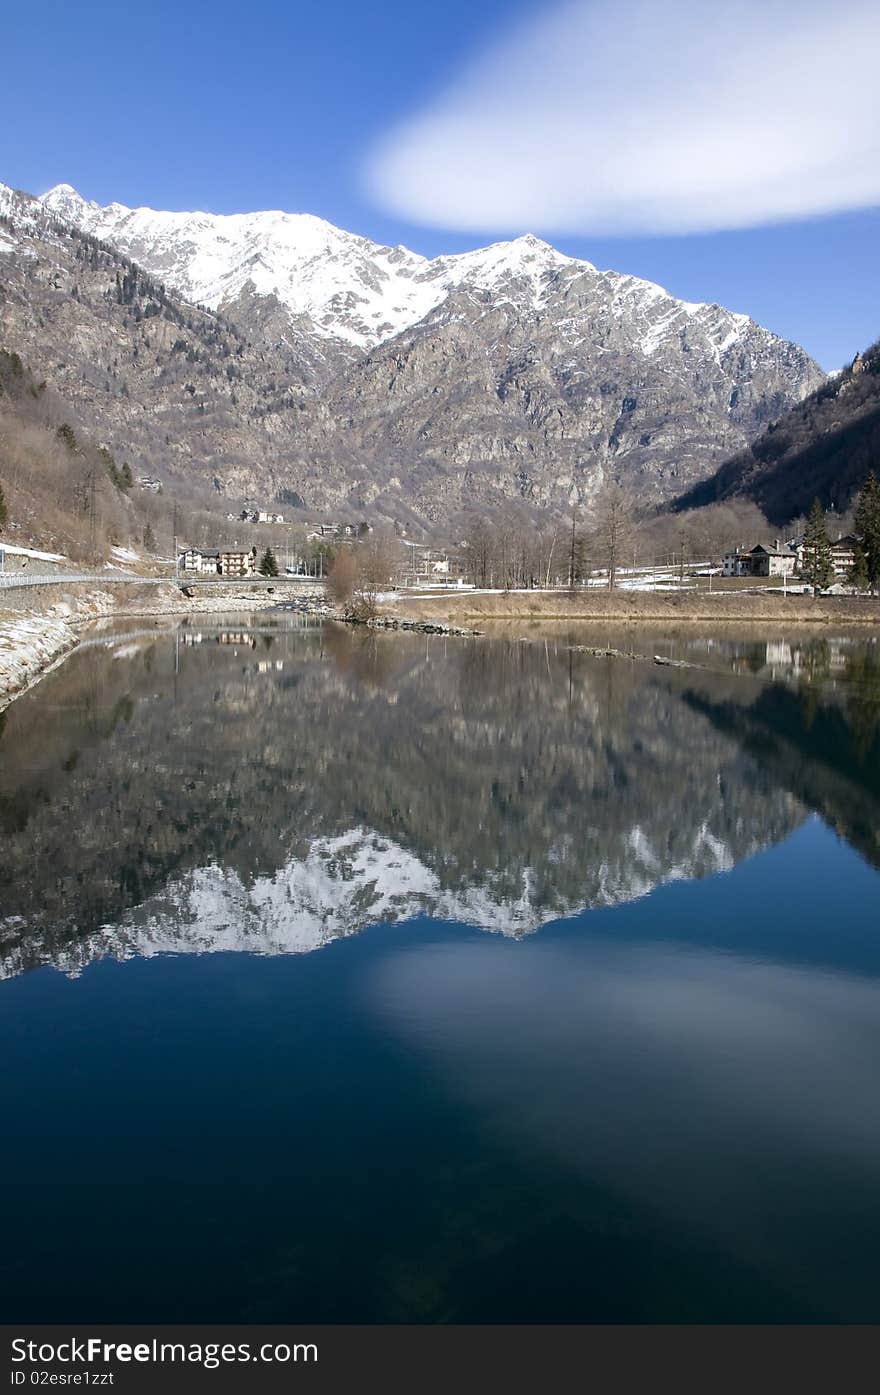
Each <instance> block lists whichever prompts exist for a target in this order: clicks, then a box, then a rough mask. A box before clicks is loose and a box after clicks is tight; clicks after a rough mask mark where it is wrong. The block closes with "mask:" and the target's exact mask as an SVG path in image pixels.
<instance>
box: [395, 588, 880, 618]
mask: <svg viewBox="0 0 880 1395" xmlns="http://www.w3.org/2000/svg"><path fill="white" fill-rule="evenodd" d="M401 603H403V604H405V605H406V608H407V616H406V618H407V619H408V620H410V619H412V620H416V621H431V620H436V621H442V622H443V623H445V624H447V625H460V624H474V623H476V624H483V623H488V622H490V621H509V620H516V621H520V622H521V621H531V622H533V623H540V622H542V621H548V622H549V621H552V622H555V623H558V622H560V621H562V622H566V623H580V622H582V621H585V622H589V623H590V624H602V623H608V624H613V625H620V624H633V625H643V624H667V625H679V624H687V625H691V624H700V625H725V624H728V623H737V624H742V623H752V624H754V623H757V624H774V625H784V626H788V625H841V624H842V625H848V626H849V625H852V626H860V627H861V626H871V625H877V626H880V598H878V597H875V596H870V597H869V596H864V597H862V596H816V597H813V596H800V595H794V596H792V595H788V596H784V595H783V594H782V592H781V591H776V590H773V591H769V592H768V593H767V594H766V595H755V594H754V593H753V592H748V593H746V592H740V593H737V592H715V593H708V592H699V593H697V594H695V593H694V592H688V591H686V592H674V593H671V594H659V593H657V592H653V591H649V592H645V591H610V592H609V591H597V592H587V593H586V594H584V595H576V596H574V597H569V596H568V595H566V594H564V593H560V592H529V591H524V592H516V591H508V592H504V591H499V592H491V593H485V592H484V593H475V592H470V593H467V592H464V593H462V592H456V593H452V594H435V595H427V596H407V597H406V598H405V599H404V598H403V597H401V598H400V599H399V600H397V601H393V602H392V601H388V602H385V603H384V604H383V605H382V606H381V608H380V618H381V619H383V620H384V619H388V620H392V619H397V620H402V618H403V615H402V611H401V610H400V609H399V607H400V606H401Z"/></svg>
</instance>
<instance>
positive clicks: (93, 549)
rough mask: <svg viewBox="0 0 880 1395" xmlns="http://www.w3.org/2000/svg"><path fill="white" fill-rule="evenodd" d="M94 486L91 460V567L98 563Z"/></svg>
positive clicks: (93, 466)
mask: <svg viewBox="0 0 880 1395" xmlns="http://www.w3.org/2000/svg"><path fill="white" fill-rule="evenodd" d="M96 487H97V485H96V481H95V462H94V461H92V463H91V464H90V466H89V555H90V556H91V559H92V566H93V567H96V566H97V565H98V555H97V552H98V549H97V540H96V534H95V490H96Z"/></svg>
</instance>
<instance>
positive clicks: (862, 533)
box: [856, 471, 880, 591]
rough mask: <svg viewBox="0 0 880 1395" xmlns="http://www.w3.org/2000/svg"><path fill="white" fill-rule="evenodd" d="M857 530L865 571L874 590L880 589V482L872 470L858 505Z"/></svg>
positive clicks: (863, 487)
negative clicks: (879, 482)
mask: <svg viewBox="0 0 880 1395" xmlns="http://www.w3.org/2000/svg"><path fill="white" fill-rule="evenodd" d="M856 532H857V533H858V535H859V541H860V543H861V548H862V552H863V553H864V557H865V571H866V572H867V577H868V585H869V586H870V588H871V590H872V591H878V590H880V484H878V482H877V477H876V475H875V474H874V472H873V471H872V472H871V474H870V475H869V476H868V478H867V479H866V480H865V483H864V484H863V485H862V492H861V494H860V495H859V502H858V504H857V506H856Z"/></svg>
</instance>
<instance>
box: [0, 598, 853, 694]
mask: <svg viewBox="0 0 880 1395" xmlns="http://www.w3.org/2000/svg"><path fill="white" fill-rule="evenodd" d="M134 585H136V584H133V587H132V589H134ZM402 601H403V602H404V604H405V605H406V608H407V613H406V614H404V613H403V612H402V610H401V609H400V606H401V602H402ZM287 608H290V607H288V606H286V605H285V602H284V600H283V599H282V598H281V597H279V596H278V595H277V594H273V595H271V596H269V595H268V594H265V593H264V594H262V595H261V594H250V595H241V594H239V595H230V596H226V595H223V596H217V595H205V596H193V597H187V596H184V595H183V593H182V592H181V591H179V590H178V588H177V587H176V586H173V585H171V584H169V586H168V588H167V590H164V593H162V592H159V591H158V588H157V589H156V590H155V591H153V593H152V595H151V599H150V603H149V604H146V605H144V604H143V603H141V602H140V601H139V600H138V598H137V595H136V594H135V595H132V594H130V592H129V593H126V594H120V593H119V592H115V593H113V592H109V591H101V590H100V589H98V590H93V591H92V590H89V591H87V592H86V593H85V594H83V595H79V596H76V597H72V596H70V595H65V596H64V597H63V598H62V599H61V600H59V601H58V602H56V603H55V604H53V605H51V606H49V607H48V608H47V609H46V610H41V611H33V612H28V611H6V612H3V611H2V609H0V714H2V712H3V711H5V709H6V708H7V707H8V706H9V705H10V704H11V703H12V702H14V701H15V699H16V698H19V697H23V696H24V695H25V693H28V692H30V690H31V689H32V688H33V687H35V685H36V684H37V683H39V682H40V680H41V679H42V678H45V677H46V676H47V675H48V674H49V673H52V672H53V670H54V669H56V668H57V667H58V666H59V665H60V664H61V663H63V662H64V661H65V659H67V658H69V657H70V655H71V654H72V653H74V652H75V650H76V648H77V646H78V644H79V642H80V640H81V638H82V635H83V632H84V631H85V630H86V629H87V628H88V626H89V625H91V624H93V623H95V622H96V621H99V620H102V619H107V618H114V617H119V618H120V619H122V618H127V617H131V618H132V619H135V618H142V619H162V618H163V617H165V616H168V617H174V616H178V617H179V616H187V615H199V614H202V615H210V614H215V615H219V614H224V613H229V612H236V611H254V612H256V611H272V610H279V611H280V610H284V609H287ZM295 608H296V609H297V610H301V611H302V612H303V613H313V614H318V615H320V616H321V617H322V618H324V619H329V620H337V621H339V622H341V623H347V624H351V623H355V624H357V625H364V626H365V627H366V628H370V629H374V630H379V631H382V632H385V633H394V632H403V633H406V632H422V633H426V634H445V635H451V636H455V637H458V636H460V637H463V638H464V637H471V636H473V637H475V636H479V635H480V634H485V633H486V632H485V631H483V630H479V629H476V628H473V627H472V626H473V624H474V622H478V623H479V624H480V625H488V626H491V627H493V628H494V626H496V625H497V626H498V627H499V628H501V627H503V626H504V625H505V624H506V623H510V622H517V623H518V624H524V623H525V624H527V625H529V626H531V627H532V628H533V629H534V630H538V631H540V629H541V627H542V625H548V626H549V625H553V626H558V625H560V624H566V625H581V624H587V625H594V626H603V625H607V626H610V627H613V626H617V627H624V628H626V627H628V626H635V627H638V626H646V627H657V628H659V627H661V626H663V627H666V628H672V629H674V628H676V627H677V626H683V627H687V628H690V627H692V626H694V625H703V626H709V627H714V626H719V627H725V626H727V625H736V624H739V625H743V624H745V625H756V626H759V627H760V628H762V629H763V628H765V627H770V628H776V627H779V626H782V627H786V628H787V627H789V626H796V627H798V628H800V627H804V628H809V627H810V626H816V627H818V628H823V627H826V626H830V625H837V626H845V627H847V628H849V627H852V628H853V629H858V630H861V631H863V632H864V631H865V630H867V629H869V628H870V627H871V626H880V599H878V598H876V597H851V596H826V597H821V596H820V597H815V598H814V597H803V596H787V597H784V596H783V595H782V594H781V593H779V592H772V593H770V594H768V595H766V596H762V595H755V594H754V593H741V594H736V593H728V594H724V593H716V594H715V595H714V596H712V597H711V601H710V602H708V603H707V598H706V593H700V595H698V596H695V595H693V593H688V592H686V593H681V592H678V593H674V594H669V595H662V594H661V595H658V594H657V593H656V592H648V593H645V592H623V591H616V592H596V593H592V594H590V593H587V594H585V595H583V596H575V597H573V598H569V597H568V596H567V595H564V594H560V593H558V592H557V593H547V592H537V593H535V592H494V593H482V594H480V593H474V592H470V593H464V594H462V593H460V592H459V593H455V594H448V593H447V594H443V593H441V594H435V595H427V596H406V595H405V593H404V595H401V596H398V597H397V598H396V599H395V600H394V601H390V600H389V601H386V602H384V603H383V604H382V605H381V606H380V608H379V613H378V615H377V616H376V617H375V619H373V620H368V621H359V622H351V621H346V620H344V619H343V617H342V616H341V615H339V614H337V613H334V611H333V610H332V609H331V608H330V607H329V606H328V604H327V602H326V600H325V599H324V598H323V597H321V598H319V597H318V596H304V597H302V600H301V601H300V602H299V603H297V605H296V607H295ZM575 647H577V648H583V649H587V648H589V646H575ZM593 652H595V653H597V655H598V653H599V651H598V650H595V651H593ZM604 652H608V651H607V650H606V651H604ZM616 653H617V651H616V650H615V654H616ZM621 656H622V657H623V655H621ZM626 657H639V658H648V656H647V655H638V656H634V655H627V656H626Z"/></svg>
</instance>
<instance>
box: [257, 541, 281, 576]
mask: <svg viewBox="0 0 880 1395" xmlns="http://www.w3.org/2000/svg"><path fill="white" fill-rule="evenodd" d="M259 572H260V576H277V575H278V563H277V562H276V561H275V553H274V552H273V551H272V549H271V547H267V548H266V551H265V552H264V553H263V555H262V557H261V558H260V566H259Z"/></svg>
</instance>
